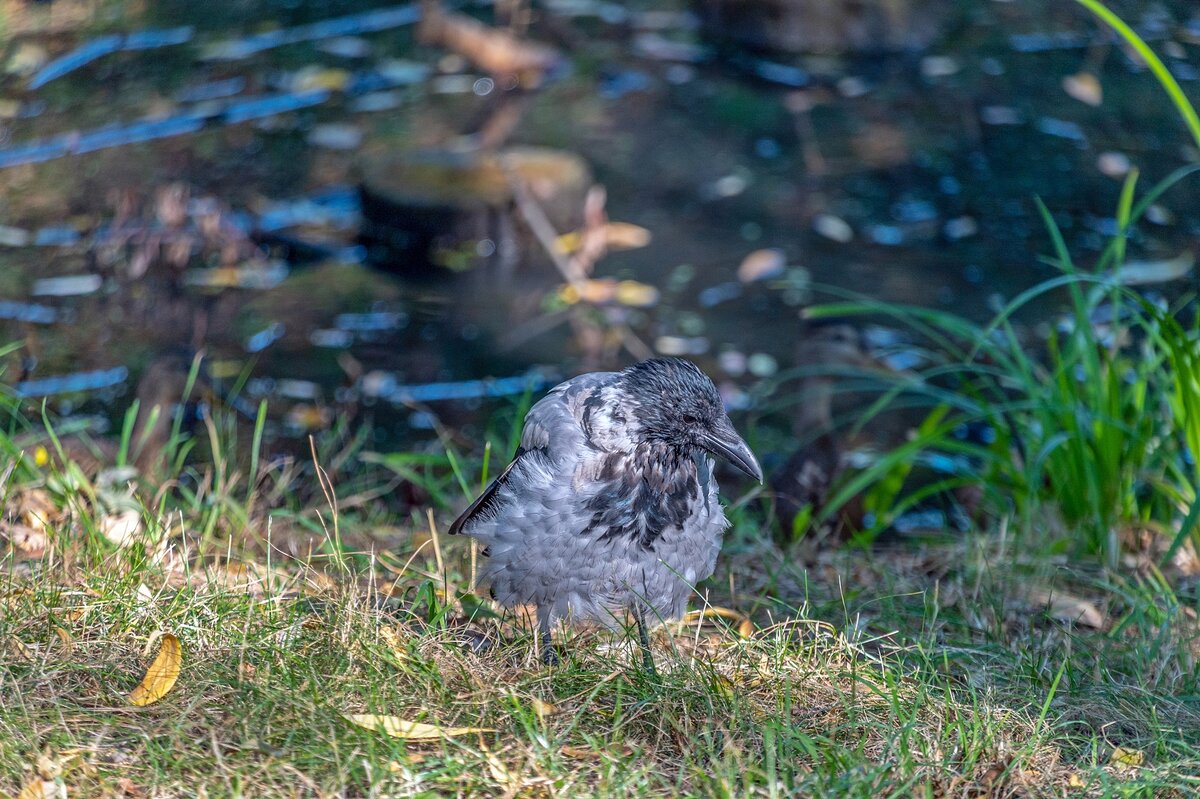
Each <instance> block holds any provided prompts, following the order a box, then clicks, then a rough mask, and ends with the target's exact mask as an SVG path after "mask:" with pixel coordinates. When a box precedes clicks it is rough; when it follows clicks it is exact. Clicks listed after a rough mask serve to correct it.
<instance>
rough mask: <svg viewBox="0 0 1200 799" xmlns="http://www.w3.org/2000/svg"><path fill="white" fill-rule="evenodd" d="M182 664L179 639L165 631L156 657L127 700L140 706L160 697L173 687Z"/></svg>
mask: <svg viewBox="0 0 1200 799" xmlns="http://www.w3.org/2000/svg"><path fill="white" fill-rule="evenodd" d="M182 665H183V649H182V648H181V647H180V645H179V639H178V638H176V637H175V636H173V635H171V634H170V633H166V634H165V635H163V637H162V643H161V644H159V649H158V657H156V658H154V662H153V663H151V664H150V668H148V669H146V676H145V677H143V678H142V681H141V683H139V684H138V687H137V688H134V689H133V692H132V693H130V694H129V702H130V703H131V704H134V705H137V706H138V707H142V706H144V705H152V704H154V703H155V702H157V701H158V700H160V699H162V698H163V697H164V696H166V695H167V692H168V691H170V690H171V689H172V688H173V687H175V680H177V679H178V678H179V669H180V667H181V666H182Z"/></svg>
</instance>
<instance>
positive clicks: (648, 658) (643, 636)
mask: <svg viewBox="0 0 1200 799" xmlns="http://www.w3.org/2000/svg"><path fill="white" fill-rule="evenodd" d="M633 618H634V620H635V621H636V622H637V628H638V643H640V644H641V646H642V667H643V668H644V669H645V670H646V672H647V673H648V674H650V676H651V677H657V676H658V670H657V669H655V668H654V655H653V654H651V653H650V633H649V632H648V631H647V630H646V612H645V610H644V609H643V608H642V603H641V602H634V603H633Z"/></svg>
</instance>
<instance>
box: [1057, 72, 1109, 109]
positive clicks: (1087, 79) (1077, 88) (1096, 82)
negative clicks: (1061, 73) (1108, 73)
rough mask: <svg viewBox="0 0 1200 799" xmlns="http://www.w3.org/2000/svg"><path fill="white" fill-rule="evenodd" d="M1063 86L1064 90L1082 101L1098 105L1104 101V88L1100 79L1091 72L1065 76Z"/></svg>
mask: <svg viewBox="0 0 1200 799" xmlns="http://www.w3.org/2000/svg"><path fill="white" fill-rule="evenodd" d="M1062 87H1063V91H1065V92H1066V93H1067V94H1069V95H1071V96H1072V97H1074V98H1075V99H1076V100H1078V101H1079V102H1081V103H1087V104H1088V105H1091V106H1097V105H1100V104H1101V103H1102V102H1104V89H1103V88H1101V86H1100V79H1099V78H1097V77H1096V76H1095V75H1093V74H1092V73H1090V72H1079V73H1077V74H1075V75H1068V76H1067V77H1065V78H1063V82H1062Z"/></svg>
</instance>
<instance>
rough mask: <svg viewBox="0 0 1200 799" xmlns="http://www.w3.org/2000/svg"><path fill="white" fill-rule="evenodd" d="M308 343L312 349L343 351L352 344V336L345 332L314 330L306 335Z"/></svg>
mask: <svg viewBox="0 0 1200 799" xmlns="http://www.w3.org/2000/svg"><path fill="white" fill-rule="evenodd" d="M308 341H309V343H310V344H312V345H313V346H314V347H324V348H326V349H344V348H346V347H349V346H350V345H351V344H353V343H354V336H353V335H352V334H351V333H350V332H349V331H347V330H324V329H322V330H314V331H312V332H311V333H309V334H308Z"/></svg>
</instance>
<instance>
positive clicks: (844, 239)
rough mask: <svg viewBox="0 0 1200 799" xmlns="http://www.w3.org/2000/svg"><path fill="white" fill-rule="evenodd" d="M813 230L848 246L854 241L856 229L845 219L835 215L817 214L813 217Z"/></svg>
mask: <svg viewBox="0 0 1200 799" xmlns="http://www.w3.org/2000/svg"><path fill="white" fill-rule="evenodd" d="M812 226H813V230H815V231H816V232H817V233H818V235H821V236H823V237H825V238H827V239H829V240H831V241H836V242H838V243H839V244H846V243H848V242H851V241H853V240H854V228H852V227H850V223H848V222H847V221H846V220H845V219H842V218H841V217H840V216H834V215H833V214H817V215H816V216H815V217H813V222H812Z"/></svg>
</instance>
